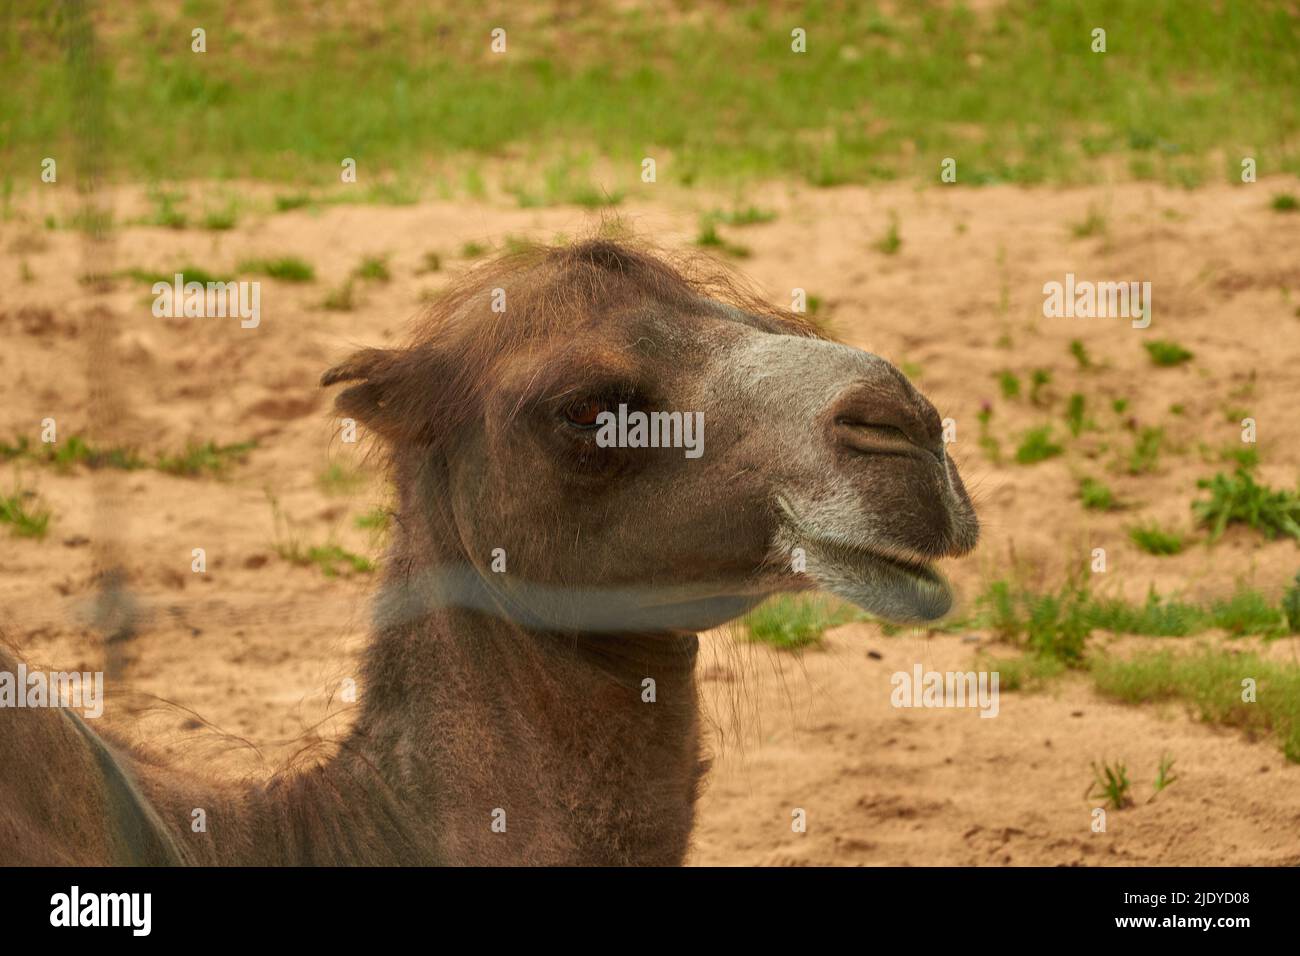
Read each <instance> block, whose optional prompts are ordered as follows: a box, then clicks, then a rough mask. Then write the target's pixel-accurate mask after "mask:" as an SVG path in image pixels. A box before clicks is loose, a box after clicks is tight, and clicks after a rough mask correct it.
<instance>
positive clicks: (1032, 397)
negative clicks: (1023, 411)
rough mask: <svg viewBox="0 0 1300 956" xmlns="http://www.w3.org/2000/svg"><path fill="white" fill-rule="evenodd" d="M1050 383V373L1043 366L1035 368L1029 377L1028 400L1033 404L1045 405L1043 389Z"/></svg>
mask: <svg viewBox="0 0 1300 956" xmlns="http://www.w3.org/2000/svg"><path fill="white" fill-rule="evenodd" d="M1050 384H1052V373H1051V372H1049V371H1048V370H1047V369H1045V368H1036V369H1034V370H1033V372H1032V373H1030V377H1029V401H1030V403H1031V404H1034V405H1039V406H1042V405H1046V404H1047V400H1046V398H1045V397H1044V395H1043V389H1045V388H1047V386H1048V385H1050Z"/></svg>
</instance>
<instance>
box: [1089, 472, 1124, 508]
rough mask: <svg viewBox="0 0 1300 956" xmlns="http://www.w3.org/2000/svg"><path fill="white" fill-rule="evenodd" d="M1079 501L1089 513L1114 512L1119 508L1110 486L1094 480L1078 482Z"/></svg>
mask: <svg viewBox="0 0 1300 956" xmlns="http://www.w3.org/2000/svg"><path fill="white" fill-rule="evenodd" d="M1079 501H1081V502H1082V503H1083V506H1084V507H1085V508H1086V509H1088V510H1089V511H1114V510H1115V509H1116V508H1118V507H1119V505H1118V503H1117V502H1116V500H1115V493H1114V492H1113V491H1111V490H1110V486H1109V485H1106V484H1104V483H1103V482H1100V481H1098V480H1097V479H1096V478H1084V479H1083V480H1082V481H1080V482H1079Z"/></svg>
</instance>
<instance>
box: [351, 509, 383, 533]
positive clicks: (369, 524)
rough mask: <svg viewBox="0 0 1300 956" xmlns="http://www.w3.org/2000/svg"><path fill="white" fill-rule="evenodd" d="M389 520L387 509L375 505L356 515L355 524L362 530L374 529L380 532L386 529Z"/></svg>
mask: <svg viewBox="0 0 1300 956" xmlns="http://www.w3.org/2000/svg"><path fill="white" fill-rule="evenodd" d="M390 520H391V516H390V515H389V513H388V509H387V508H384V507H381V506H379V505H376V506H375V507H373V508H371V509H370V510H369V511H367V512H366V513H365V514H359V515H357V517H356V526H357V527H358V528H360V529H362V530H363V531H374V532H376V533H381V534H382V533H383V532H385V531H387V530H388V525H389V522H390Z"/></svg>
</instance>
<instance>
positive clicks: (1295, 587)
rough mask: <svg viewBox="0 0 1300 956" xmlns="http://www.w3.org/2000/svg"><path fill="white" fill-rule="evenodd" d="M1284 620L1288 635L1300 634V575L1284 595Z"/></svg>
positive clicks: (1297, 575)
mask: <svg viewBox="0 0 1300 956" xmlns="http://www.w3.org/2000/svg"><path fill="white" fill-rule="evenodd" d="M1282 618H1283V620H1284V621H1285V622H1286V630H1287V633H1288V634H1300V574H1296V576H1295V580H1294V581H1292V582H1291V586H1290V587H1288V588H1287V589H1286V593H1285V594H1283V595H1282Z"/></svg>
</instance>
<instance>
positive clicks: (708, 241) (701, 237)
mask: <svg viewBox="0 0 1300 956" xmlns="http://www.w3.org/2000/svg"><path fill="white" fill-rule="evenodd" d="M695 244H696V245H697V246H700V247H701V248H705V249H717V250H718V251H719V252H722V253H725V254H726V255H729V256H731V257H733V258H736V259H746V258H748V257H749V256H750V254H751V252H750V249H749V247H748V246H743V245H741V244H740V243H736V242H732V241H731V240H729V239H726V238H724V237H723V236H722V234H721V233H719V232H718V227H717V224H716V223H714V222H712V221H708V220H706V221H705V222H704V223H703V224H702V225H701V226H700V232H699V234H698V235H697V236H696V237H695Z"/></svg>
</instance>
